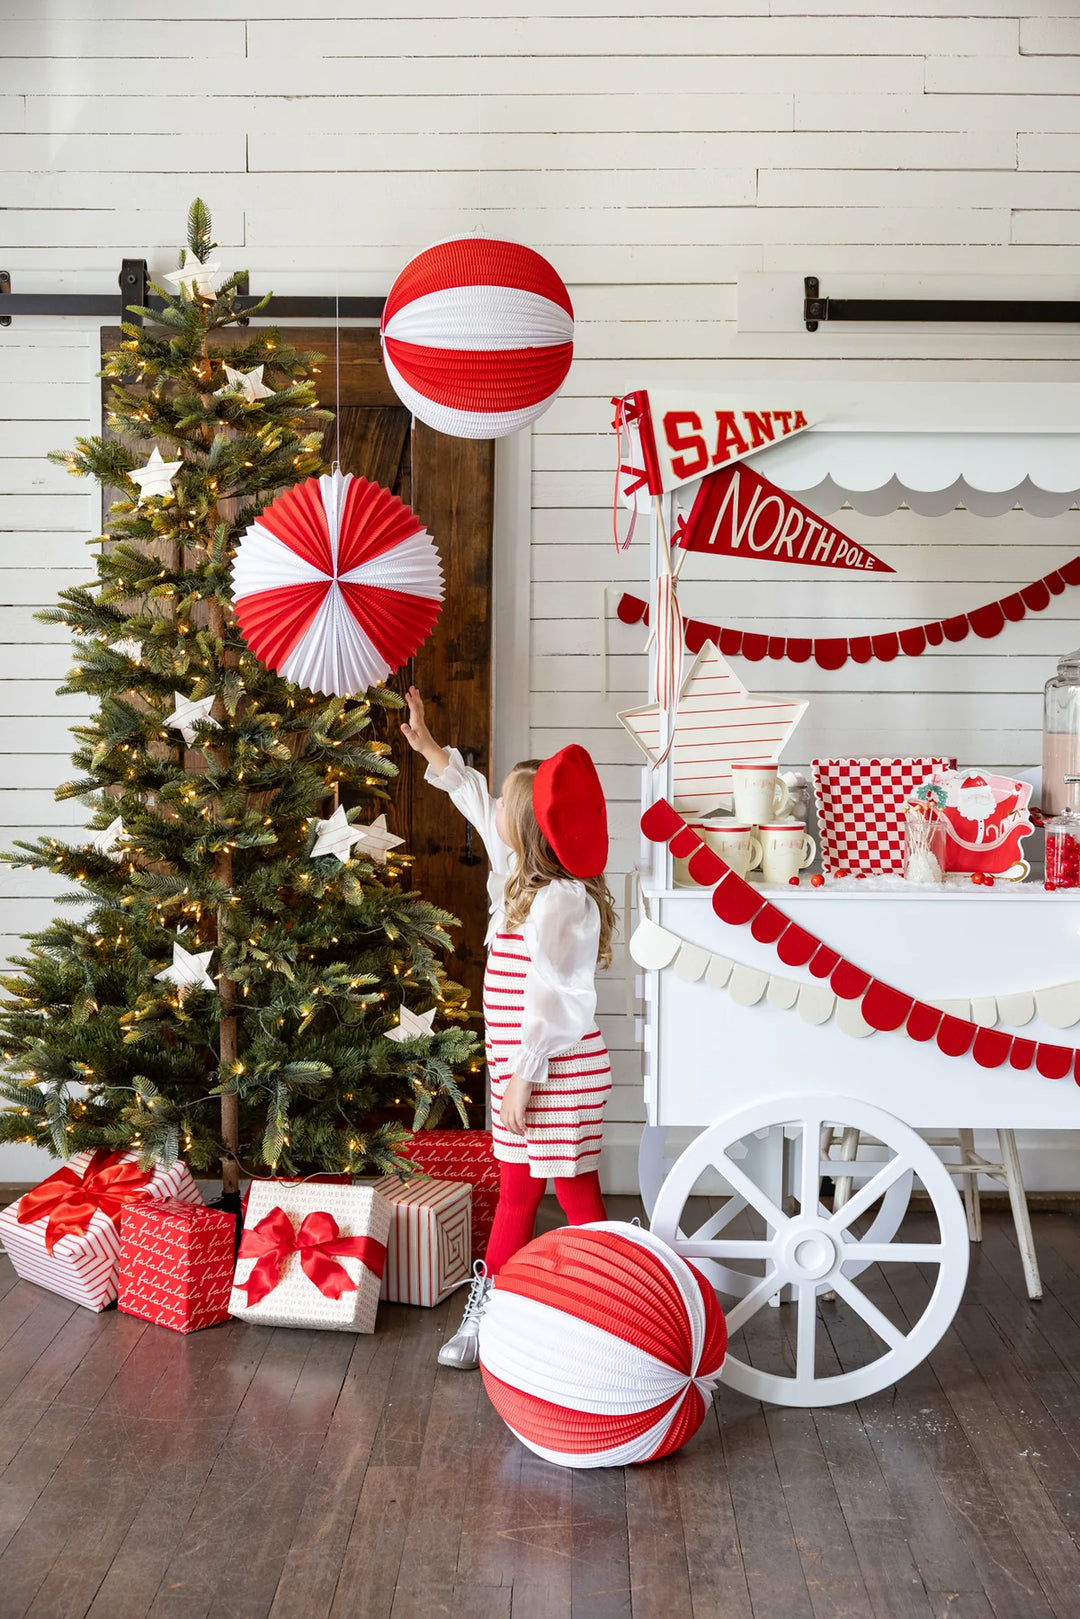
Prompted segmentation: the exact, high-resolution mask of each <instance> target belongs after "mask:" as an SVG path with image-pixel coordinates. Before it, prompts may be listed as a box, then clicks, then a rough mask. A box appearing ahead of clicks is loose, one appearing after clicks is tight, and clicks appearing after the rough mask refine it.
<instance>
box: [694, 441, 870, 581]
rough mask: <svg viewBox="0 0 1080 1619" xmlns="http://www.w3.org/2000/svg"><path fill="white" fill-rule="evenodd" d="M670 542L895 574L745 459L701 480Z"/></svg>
mask: <svg viewBox="0 0 1080 1619" xmlns="http://www.w3.org/2000/svg"><path fill="white" fill-rule="evenodd" d="M675 543H676V545H679V546H681V547H682V549H683V550H684V551H708V552H711V553H712V554H713V555H714V556H729V557H750V558H751V559H753V560H760V561H763V562H796V563H802V564H803V566H804V567H812V568H838V569H839V570H840V572H841V573H894V572H895V569H893V568H890V567H889V565H888V563H886V562H882V561H881V559H880V558H879V557H876V556H874V554H873V552H872V551H868V550H867V549H866V547H865V546H863V545H856V543H855V541H854V540H849V539H848V537H847V535H846V534H841V533H840V531H839V529H835V528H833V527H832V525H831V524H830V523H829V522H828V521H827V520H826V519H825V518H822V517H818V516H816V515H815V514H814V513H813V512H812V511H811V510H810V509H809V507H807V506H804V505H802V503H801V502H800V501H798V500H796V499H795V497H794V496H793V495H789V494H788V493H787V492H786V491H785V490H783V489H778V488H777V487H776V485H775V484H774V483H770V482H769V480H768V478H763V477H762V476H761V474H760V472H755V471H754V469H753V467H751V466H748V465H747V464H746V463H745V462H742V463H741V464H740V465H738V466H733V467H727V468H724V469H723V470H722V471H720V472H714V473H712V474H710V476H709V477H707V478H703V479H702V480H701V485H700V487H699V489H698V492H697V496H696V498H695V500H694V504H693V506H692V507H691V509H690V515H689V517H687V518H686V519H685V520H684V521H683V522H682V524H681V526H680V527H679V528H678V529H677V530H676V533H675Z"/></svg>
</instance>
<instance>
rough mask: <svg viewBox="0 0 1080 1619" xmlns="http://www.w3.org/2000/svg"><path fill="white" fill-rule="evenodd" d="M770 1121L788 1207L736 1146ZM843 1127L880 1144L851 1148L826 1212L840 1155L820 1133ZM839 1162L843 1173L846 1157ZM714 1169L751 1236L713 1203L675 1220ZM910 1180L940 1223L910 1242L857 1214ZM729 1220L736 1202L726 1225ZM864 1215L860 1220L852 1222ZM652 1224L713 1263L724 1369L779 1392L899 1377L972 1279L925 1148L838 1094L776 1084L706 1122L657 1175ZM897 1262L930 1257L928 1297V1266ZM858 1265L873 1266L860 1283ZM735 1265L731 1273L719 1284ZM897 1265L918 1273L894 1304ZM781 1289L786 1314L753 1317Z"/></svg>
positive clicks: (937, 1163) (954, 1210)
mask: <svg viewBox="0 0 1080 1619" xmlns="http://www.w3.org/2000/svg"><path fill="white" fill-rule="evenodd" d="M776 1126H781V1127H782V1128H783V1132H784V1136H785V1138H786V1140H787V1142H788V1144H789V1149H790V1151H791V1152H792V1153H793V1154H794V1155H795V1174H794V1177H793V1193H794V1199H793V1202H794V1204H796V1205H797V1212H794V1213H790V1214H789V1213H788V1212H787V1211H786V1208H785V1207H784V1204H785V1201H786V1200H785V1199H784V1198H783V1195H782V1182H781V1183H780V1185H779V1186H777V1185H776V1184H775V1183H773V1184H771V1185H769V1186H762V1185H761V1184H759V1181H758V1180H757V1179H755V1178H754V1176H753V1175H752V1174H748V1173H747V1171H746V1168H745V1167H744V1165H745V1162H746V1160H745V1159H744V1158H741V1156H740V1149H741V1148H742V1147H744V1146H745V1145H746V1142H747V1140H748V1138H749V1139H751V1140H752V1139H753V1138H754V1137H755V1136H757V1135H758V1132H760V1131H763V1130H768V1129H770V1128H772V1127H776ZM844 1128H853V1129H856V1130H858V1131H860V1132H861V1133H862V1134H863V1135H865V1136H872V1137H874V1138H875V1140H876V1141H877V1142H878V1143H879V1147H878V1149H877V1150H878V1151H879V1152H880V1153H881V1156H880V1157H878V1158H875V1159H872V1160H870V1159H865V1158H864V1159H856V1160H853V1161H852V1163H851V1166H850V1173H851V1177H852V1181H853V1182H854V1189H853V1191H852V1195H851V1197H850V1198H849V1199H848V1201H847V1202H845V1203H844V1204H843V1205H842V1206H841V1207H840V1208H838V1209H836V1210H835V1211H833V1210H831V1209H829V1208H828V1207H826V1206H825V1205H824V1204H822V1202H821V1201H820V1188H821V1178H822V1174H823V1173H824V1174H830V1173H833V1172H835V1168H836V1164H835V1162H833V1163H830V1162H829V1161H828V1160H825V1161H823V1160H822V1157H821V1142H822V1134H823V1132H824V1131H825V1130H826V1129H832V1130H834V1131H836V1130H843V1129H844ZM732 1149H734V1154H733V1151H732ZM844 1169H845V1172H848V1165H847V1164H845V1165H844ZM717 1174H719V1175H720V1176H721V1177H722V1178H723V1179H724V1180H725V1181H727V1183H728V1184H729V1186H730V1187H731V1188H732V1191H733V1193H734V1194H735V1198H736V1199H740V1200H741V1203H740V1209H739V1212H740V1213H743V1214H745V1216H746V1219H745V1220H744V1221H742V1222H740V1224H742V1225H744V1226H746V1227H748V1228H750V1234H749V1235H746V1236H744V1235H742V1234H739V1235H735V1234H731V1235H729V1234H728V1231H727V1230H726V1229H725V1227H724V1226H721V1227H716V1226H715V1219H716V1217H715V1216H714V1217H713V1219H711V1220H709V1221H707V1222H706V1223H705V1224H704V1225H702V1226H699V1227H698V1228H697V1229H696V1230H694V1231H693V1234H692V1235H690V1236H688V1235H687V1234H686V1231H685V1229H684V1228H685V1227H687V1226H691V1227H692V1226H693V1223H694V1221H693V1217H692V1216H691V1215H690V1214H689V1213H688V1211H687V1209H686V1204H687V1201H688V1199H690V1198H691V1197H693V1196H695V1195H696V1194H697V1192H698V1189H699V1184H700V1183H701V1181H702V1179H703V1177H704V1178H705V1179H706V1180H708V1179H709V1178H710V1177H715V1176H716V1175H717ZM913 1181H915V1182H917V1183H919V1184H920V1185H921V1187H922V1189H923V1190H924V1191H925V1192H926V1193H927V1194H928V1197H929V1200H930V1205H931V1209H932V1214H933V1217H934V1220H935V1222H936V1226H937V1232H936V1235H935V1236H934V1237H933V1238H932V1239H931V1240H929V1241H917V1242H894V1241H893V1240H892V1236H893V1235H894V1234H895V1233H894V1232H893V1233H890V1235H889V1236H888V1237H881V1236H878V1235H875V1234H874V1225H875V1224H876V1221H871V1222H870V1223H869V1225H866V1219H865V1217H866V1215H867V1214H868V1213H869V1211H871V1210H872V1209H874V1208H875V1207H877V1208H878V1209H879V1218H880V1209H881V1206H882V1204H883V1201H884V1199H885V1197H886V1195H887V1194H888V1192H889V1191H890V1189H891V1188H892V1187H894V1186H897V1185H899V1184H901V1183H905V1182H906V1186H910V1185H911V1184H912V1182H913ZM906 1200H907V1192H906V1187H905V1202H906ZM729 1201H732V1200H729ZM725 1211H726V1205H725ZM889 1218H890V1219H891V1213H890V1216H889ZM734 1223H735V1217H734V1215H733V1216H732V1218H731V1219H730V1220H728V1221H727V1222H725V1225H727V1226H729V1225H732V1224H734ZM860 1226H866V1229H864V1230H862V1231H860ZM652 1230H653V1231H654V1232H655V1233H656V1235H657V1236H658V1237H662V1238H663V1239H664V1241H665V1242H668V1243H670V1244H671V1246H672V1247H673V1248H674V1249H675V1250H676V1251H677V1252H678V1253H680V1254H681V1255H682V1256H683V1258H684V1259H688V1260H691V1261H692V1262H693V1263H694V1264H695V1265H697V1266H698V1267H699V1268H700V1269H701V1270H702V1271H706V1270H708V1272H709V1274H710V1280H713V1276H714V1275H715V1274H717V1273H719V1274H720V1276H721V1282H720V1285H718V1286H717V1292H718V1293H719V1294H720V1298H721V1303H723V1304H724V1307H725V1313H726V1315H727V1324H728V1332H729V1334H730V1336H731V1338H732V1339H733V1340H734V1339H735V1338H736V1336H737V1334H739V1333H743V1334H744V1337H743V1340H742V1341H741V1342H739V1343H736V1344H735V1347H734V1348H729V1351H728V1356H727V1359H726V1361H725V1362H724V1370H723V1373H722V1374H721V1375H722V1379H723V1381H724V1382H726V1383H730V1384H731V1386H732V1387H733V1388H737V1389H739V1390H740V1392H742V1393H743V1394H748V1395H750V1396H751V1397H752V1398H753V1399H758V1400H768V1401H769V1402H771V1403H772V1404H774V1405H798V1406H814V1405H839V1404H841V1403H842V1402H844V1401H847V1400H858V1399H862V1398H864V1397H865V1396H867V1395H869V1394H874V1393H876V1392H877V1391H878V1390H879V1389H883V1388H887V1387H888V1386H889V1384H891V1383H895V1382H896V1381H897V1380H898V1379H899V1378H901V1377H903V1376H904V1374H905V1373H906V1372H909V1371H910V1370H911V1369H912V1367H913V1366H917V1365H918V1364H919V1362H920V1361H921V1360H923V1359H925V1357H926V1356H927V1355H928V1354H929V1353H930V1351H931V1350H932V1349H933V1347H934V1345H935V1344H936V1343H937V1342H938V1340H939V1339H940V1338H941V1336H942V1334H943V1333H944V1332H945V1330H946V1329H947V1327H948V1326H949V1323H950V1322H951V1321H952V1318H953V1316H954V1315H955V1313H956V1309H957V1306H958V1304H959V1303H960V1299H961V1297H962V1295H963V1291H964V1284H965V1282H966V1281H967V1270H968V1236H967V1222H966V1219H965V1215H964V1209H963V1204H962V1203H961V1201H960V1197H959V1194H958V1193H957V1191H956V1188H955V1187H954V1186H953V1184H952V1179H951V1177H950V1175H949V1173H948V1171H947V1170H946V1169H945V1167H944V1165H943V1164H942V1163H941V1160H940V1159H939V1158H938V1156H937V1154H936V1153H935V1152H934V1150H933V1148H932V1147H929V1146H927V1144H926V1142H925V1141H923V1140H922V1138H921V1137H920V1136H918V1135H916V1133H915V1131H914V1130H912V1129H910V1128H909V1126H908V1125H906V1124H904V1123H902V1122H901V1121H900V1120H899V1119H896V1118H894V1117H893V1116H892V1115H891V1114H889V1113H885V1112H883V1111H882V1109H880V1108H876V1107H872V1106H871V1105H870V1104H869V1103H865V1102H859V1101H855V1100H851V1099H848V1098H846V1097H837V1096H835V1095H828V1094H821V1095H813V1094H811V1095H805V1094H803V1095H800V1094H795V1095H788V1096H779V1097H774V1098H772V1099H771V1100H768V1101H762V1102H759V1103H756V1104H755V1105H754V1106H753V1107H749V1108H745V1109H743V1110H741V1111H740V1112H738V1113H735V1114H732V1115H731V1117H730V1118H727V1119H721V1120H719V1121H718V1122H717V1123H716V1124H714V1125H712V1126H711V1127H710V1128H709V1129H707V1130H705V1131H703V1132H702V1134H701V1135H700V1136H698V1137H697V1139H696V1140H695V1141H693V1142H692V1143H691V1145H690V1146H689V1147H688V1148H687V1149H686V1151H685V1152H684V1153H683V1154H682V1156H681V1157H680V1158H679V1160H678V1162H677V1163H676V1164H675V1166H674V1168H673V1169H672V1170H671V1172H670V1173H669V1174H668V1176H667V1178H666V1180H665V1181H664V1184H663V1186H662V1187H661V1188H660V1191H659V1193H658V1194H657V1198H656V1203H655V1206H654V1209H653V1219H652ZM900 1266H905V1267H911V1266H919V1267H929V1268H930V1271H931V1286H930V1293H929V1298H926V1296H925V1294H926V1282H925V1279H924V1278H923V1273H922V1272H921V1271H919V1272H913V1271H911V1270H906V1271H905V1272H903V1273H901V1272H900V1271H898V1270H894V1267H900ZM747 1267H749V1268H747ZM873 1267H876V1268H873ZM872 1268H873V1269H872ZM864 1273H869V1274H868V1275H867V1279H866V1281H865V1282H863V1280H862V1277H863V1274H864ZM856 1275H859V1276H860V1285H859V1286H856V1285H855V1281H854V1277H855V1276H856ZM732 1276H734V1277H737V1278H738V1280H737V1285H736V1286H735V1287H731V1288H728V1287H725V1286H724V1285H723V1284H724V1281H726V1280H730V1279H731V1277H732ZM901 1276H906V1277H908V1278H913V1284H912V1285H910V1286H907V1287H904V1288H901V1289H900V1292H902V1294H903V1298H904V1301H905V1302H904V1304H903V1307H901V1305H900V1303H899V1302H898V1299H899V1293H898V1292H897V1291H896V1290H895V1289H893V1288H891V1287H890V1285H889V1284H890V1281H895V1279H896V1278H897V1277H901ZM714 1285H717V1284H716V1283H715V1282H714ZM782 1289H790V1290H791V1291H790V1294H784V1295H782V1296H791V1297H793V1298H794V1300H795V1312H794V1317H795V1319H794V1323H792V1320H791V1317H792V1312H790V1311H788V1310H786V1309H781V1310H770V1311H768V1312H767V1316H766V1317H763V1318H759V1312H760V1311H761V1310H763V1308H764V1307H765V1305H767V1304H768V1303H769V1301H770V1300H771V1299H774V1298H775V1297H776V1296H777V1295H778V1294H780V1293H781V1290H782ZM871 1293H874V1294H875V1295H876V1300H875V1297H871ZM725 1295H726V1297H725ZM823 1295H828V1297H822V1296H823ZM729 1299H733V1300H734V1301H735V1302H733V1303H729V1302H728V1300H729ZM819 1334H821V1338H820V1340H819ZM743 1355H745V1356H746V1358H742V1357H743ZM856 1362H857V1364H856ZM819 1373H820V1375H819Z"/></svg>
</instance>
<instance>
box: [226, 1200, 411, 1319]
mask: <svg viewBox="0 0 1080 1619" xmlns="http://www.w3.org/2000/svg"><path fill="white" fill-rule="evenodd" d="M340 1229H341V1228H340V1226H339V1225H338V1223H337V1221H336V1220H335V1219H334V1216H333V1215H332V1214H327V1213H326V1212H325V1210H321V1209H320V1210H316V1212H315V1213H314V1214H308V1215H305V1217H304V1219H303V1221H302V1222H301V1225H300V1229H299V1231H296V1230H294V1228H293V1223H292V1221H291V1220H290V1218H289V1216H288V1215H287V1214H286V1213H285V1210H284V1209H283V1208H274V1209H271V1210H270V1213H269V1214H268V1215H266V1217H265V1218H264V1219H262V1220H260V1221H259V1223H258V1224H257V1225H254V1226H252V1227H251V1229H250V1230H249V1231H245V1232H244V1235H243V1239H242V1240H241V1243H240V1252H239V1254H238V1255H237V1258H238V1259H254V1260H255V1261H256V1264H255V1267H254V1269H253V1270H252V1272H251V1275H250V1276H249V1277H248V1279H247V1281H246V1282H237V1284H236V1285H237V1287H239V1288H241V1289H243V1290H244V1291H246V1293H247V1298H248V1304H249V1305H250V1304H258V1302H259V1300H260V1299H264V1298H265V1297H266V1295H267V1294H268V1293H272V1292H273V1291H274V1289H275V1287H276V1286H277V1285H278V1283H279V1282H280V1280H281V1272H282V1270H283V1269H284V1266H285V1261H286V1260H287V1259H288V1257H289V1255H290V1254H297V1253H298V1254H299V1255H300V1265H301V1268H302V1269H303V1272H304V1275H305V1276H307V1277H308V1278H309V1279H310V1280H311V1281H313V1282H314V1283H315V1286H316V1287H317V1288H318V1289H319V1292H320V1293H322V1294H323V1295H324V1297H326V1298H328V1299H339V1298H340V1297H341V1295H342V1294H343V1293H351V1292H354V1291H355V1289H356V1285H357V1284H356V1283H355V1282H354V1281H353V1279H352V1277H351V1276H350V1275H349V1273H348V1271H347V1270H346V1269H345V1266H344V1265H339V1264H338V1262H337V1260H336V1259H334V1258H332V1257H331V1256H332V1255H333V1254H349V1255H351V1256H352V1257H353V1258H354V1259H359V1261H360V1263H361V1264H362V1265H366V1266H367V1268H368V1270H370V1271H373V1272H374V1274H375V1275H376V1276H378V1277H380V1278H381V1277H382V1273H383V1267H384V1266H385V1264H386V1244H385V1243H383V1242H376V1240H375V1238H374V1237H342V1236H339V1235H338V1233H339V1231H340Z"/></svg>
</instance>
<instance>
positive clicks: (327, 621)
mask: <svg viewBox="0 0 1080 1619" xmlns="http://www.w3.org/2000/svg"><path fill="white" fill-rule="evenodd" d="M232 572H233V595H234V598H235V602H236V619H237V623H238V624H239V626H240V631H241V634H242V635H243V637H244V640H245V641H246V642H247V644H248V646H249V647H250V648H251V650H252V652H254V654H255V656H256V657H257V658H258V659H259V660H260V662H262V663H265V664H266V665H267V667H268V668H270V669H274V670H276V672H277V673H278V674H280V675H284V677H285V679H286V680H291V681H292V682H293V683H294V685H297V686H302V687H304V689H305V690H307V691H315V692H323V693H325V694H327V695H334V696H337V697H355V696H356V695H357V694H358V693H360V692H363V691H366V690H367V688H368V687H369V686H374V685H376V684H377V683H378V682H379V681H380V680H385V679H386V677H387V676H388V675H389V674H392V673H393V671H394V670H395V669H400V668H401V666H402V664H404V663H407V662H408V660H409V659H410V658H411V657H413V656H414V655H415V653H416V652H417V651H418V649H419V648H420V647H421V646H422V644H423V642H424V641H425V640H426V639H427V637H428V635H430V633H431V631H432V629H433V628H434V626H435V622H436V620H437V619H438V616H439V613H440V611H441V608H442V597H443V576H442V564H441V563H440V561H439V553H438V551H437V550H436V549H435V544H434V542H433V540H432V538H431V535H430V534H429V533H428V532H427V530H426V529H425V528H424V526H423V524H422V523H421V522H420V519H419V518H418V517H417V516H416V515H415V513H413V512H411V511H410V510H409V508H408V506H406V505H404V504H403V503H402V502H401V501H400V500H398V498H397V496H396V495H393V494H391V492H390V490H389V489H383V488H382V487H381V486H380V485H379V484H377V483H369V482H368V480H367V479H366V478H354V477H353V475H352V473H351V472H344V473H343V472H332V473H328V474H326V475H325V476H324V477H321V478H308V479H306V480H305V482H304V483H301V484H297V485H296V486H295V487H294V488H292V489H287V490H286V491H285V493H284V494H283V495H279V496H278V497H277V499H276V500H272V501H271V502H270V504H269V506H267V507H266V509H265V510H264V511H263V512H262V513H261V514H260V515H259V517H258V519H257V521H256V522H254V523H252V525H251V527H250V528H249V529H247V530H246V531H245V533H244V535H243V537H242V538H241V540H240V544H239V545H238V546H237V548H236V556H235V558H234V560H233V570H232Z"/></svg>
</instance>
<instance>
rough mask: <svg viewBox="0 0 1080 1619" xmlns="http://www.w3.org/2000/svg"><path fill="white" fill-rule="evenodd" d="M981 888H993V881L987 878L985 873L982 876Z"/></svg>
mask: <svg viewBox="0 0 1080 1619" xmlns="http://www.w3.org/2000/svg"><path fill="white" fill-rule="evenodd" d="M983 886H984V887H985V888H993V886H994V879H993V878H992V877H989V876H987V875H986V874H985V873H984V874H983Z"/></svg>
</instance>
